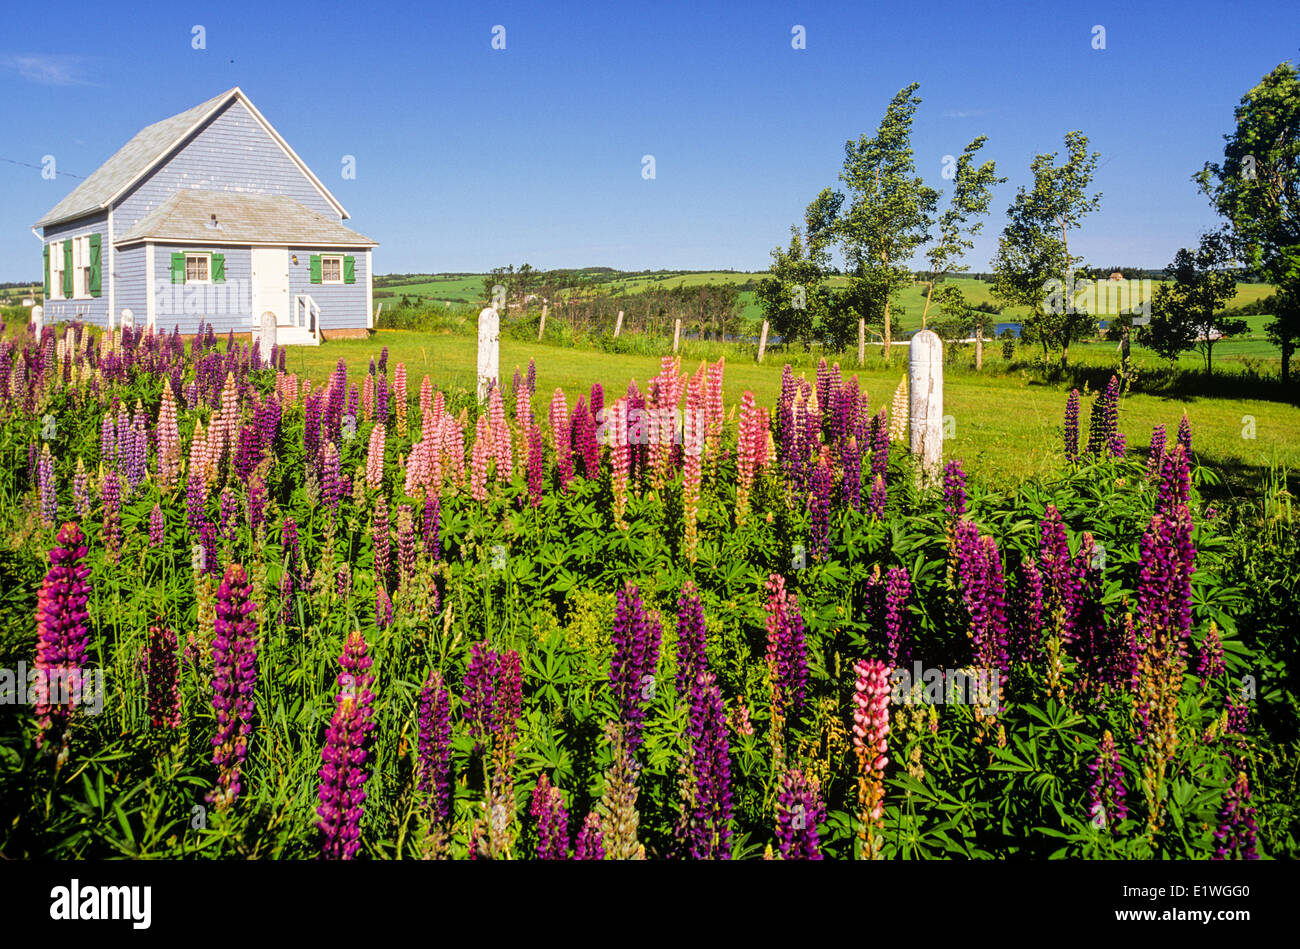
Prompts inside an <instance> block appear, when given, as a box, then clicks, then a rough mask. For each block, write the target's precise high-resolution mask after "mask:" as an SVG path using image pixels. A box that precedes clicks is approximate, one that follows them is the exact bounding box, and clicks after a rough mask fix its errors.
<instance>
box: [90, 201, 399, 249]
mask: <svg viewBox="0 0 1300 949" xmlns="http://www.w3.org/2000/svg"><path fill="white" fill-rule="evenodd" d="M214 218H215V220H216V223H217V225H218V226H215V227H214V226H213V220H214ZM145 239H149V240H154V241H168V240H174V241H202V242H204V243H212V244H297V245H307V246H312V245H317V244H327V245H354V246H359V245H365V246H369V247H375V246H378V245H377V243H376V242H375V241H372V240H371V239H370V238H368V237H365V236H363V235H361V234H358V233H357V232H356V231H354V230H352V229H351V228H347V227H344V226H343V225H342V224H340V223H339V222H338V221H332V220H330V219H329V218H327V217H325V216H324V215H322V214H317V213H316V212H315V211H312V210H310V209H309V208H305V207H303V206H302V205H301V204H299V203H298V202H297V201H294V200H293V199H292V198H289V197H286V196H284V195H282V194H257V193H254V192H232V191H202V190H199V189H190V190H188V191H178V192H177V193H176V194H174V195H172V196H171V197H170V198H168V199H167V200H166V201H164V202H163V203H162V204H160V205H159V206H158V207H157V208H156V209H155V210H154V211H152V212H151V213H150V214H149V215H147V216H146V217H145V218H144V219H143V220H141V221H140V223H139V224H137V225H136V226H135V227H133V228H131V230H130V231H128V232H127V233H126V234H125V235H123V236H122V237H121V238H119V239H118V240H116V241H114V242H113V243H114V244H115V245H117V246H121V245H123V244H131V243H134V242H136V241H140V240H145Z"/></svg>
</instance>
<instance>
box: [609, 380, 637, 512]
mask: <svg viewBox="0 0 1300 949" xmlns="http://www.w3.org/2000/svg"><path fill="white" fill-rule="evenodd" d="M608 416H609V417H608V420H607V425H606V432H607V435H608V441H609V446H610V459H611V465H610V468H611V485H610V486H611V487H612V489H613V492H614V523H615V524H616V525H617V526H618V527H619V528H620V529H623V528H626V526H627V525H626V522H625V521H624V520H623V514H624V512H625V511H626V510H627V475H628V467H629V465H630V463H631V460H632V453H631V451H630V450H629V446H628V443H627V399H617V400H616V401H615V402H614V404H613V405H611V406H610V407H609V409H608Z"/></svg>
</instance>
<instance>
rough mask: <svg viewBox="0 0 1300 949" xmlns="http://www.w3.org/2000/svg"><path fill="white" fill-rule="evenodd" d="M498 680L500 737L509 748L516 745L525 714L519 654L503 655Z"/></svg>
mask: <svg viewBox="0 0 1300 949" xmlns="http://www.w3.org/2000/svg"><path fill="white" fill-rule="evenodd" d="M500 669H501V672H500V677H499V678H498V680H497V706H496V711H497V722H498V727H499V728H500V737H501V739H502V740H503V741H504V743H505V745H506V746H507V747H508V746H510V745H512V744H514V740H515V732H516V730H517V729H518V727H519V718H520V716H522V715H523V714H524V676H523V666H522V664H521V663H520V660H519V653H517V652H515V651H514V650H513V649H507V650H506V651H505V652H504V653H502V654H501V666H500Z"/></svg>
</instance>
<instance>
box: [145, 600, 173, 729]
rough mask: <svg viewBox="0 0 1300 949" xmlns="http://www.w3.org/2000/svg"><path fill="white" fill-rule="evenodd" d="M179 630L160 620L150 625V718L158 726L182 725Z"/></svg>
mask: <svg viewBox="0 0 1300 949" xmlns="http://www.w3.org/2000/svg"><path fill="white" fill-rule="evenodd" d="M176 647H177V640H176V631H175V630H173V629H172V628H171V627H170V626H167V625H166V624H164V623H163V622H162V620H161V619H160V620H159V621H158V622H157V623H156V624H154V625H152V626H150V627H149V651H148V653H147V664H146V667H145V676H146V681H147V682H148V693H149V721H150V723H152V724H153V726H154V727H155V728H179V727H180V725H181V693H180V686H179V683H178V680H177V676H178V674H179V671H180V666H179V663H178V660H177V656H176Z"/></svg>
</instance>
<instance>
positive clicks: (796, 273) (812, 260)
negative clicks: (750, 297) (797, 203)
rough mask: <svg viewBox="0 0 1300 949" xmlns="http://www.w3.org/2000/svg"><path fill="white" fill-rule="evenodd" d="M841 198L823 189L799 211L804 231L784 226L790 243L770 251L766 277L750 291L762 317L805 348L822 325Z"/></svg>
mask: <svg viewBox="0 0 1300 949" xmlns="http://www.w3.org/2000/svg"><path fill="white" fill-rule="evenodd" d="M843 201H844V196H843V195H841V194H838V193H836V192H834V191H832V190H831V189H830V188H823V189H822V191H821V193H820V194H818V195H817V197H815V198H813V200H812V203H811V204H809V205H808V208H807V210H806V211H805V212H804V229H803V230H802V231H801V230H800V229H799V227H798V226H794V227H791V228H790V246H789V248H788V249H786V250H784V251H783V250H782V249H781V248H779V247H777V248H775V249H774V250H773V251H772V266H771V274H772V275H771V276H770V277H765V278H763V279H762V280H761V281H759V284H758V287H757V289H756V290H755V292H754V295H755V296H756V297H757V299H758V302H759V305H760V306H761V307H762V308H763V317H764V319H766V320H767V321H768V322H769V323H770V324H771V325H772V328H773V329H775V330H776V332H777V333H778V334H779V335H780V336H781V337H782V338H783V339H785V340H787V341H795V340H797V341H798V342H801V343H803V344H804V345H805V346H807V345H808V344H809V343H811V342H812V341H813V340H814V339H816V338H817V337H818V336H820V335H822V333H823V331H824V329H825V318H826V315H827V312H828V311H829V309H830V306H831V294H830V291H829V290H828V288H827V287H826V286H825V283H826V278H827V276H829V275H830V273H831V259H830V244H831V241H833V240H834V237H835V222H836V218H837V216H838V215H839V211H840V205H841V204H842V203H843Z"/></svg>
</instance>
